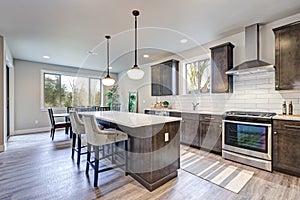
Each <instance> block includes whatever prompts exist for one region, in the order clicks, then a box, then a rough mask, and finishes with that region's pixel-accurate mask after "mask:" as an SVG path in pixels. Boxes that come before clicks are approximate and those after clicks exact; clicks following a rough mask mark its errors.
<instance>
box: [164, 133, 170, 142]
mask: <svg viewBox="0 0 300 200" xmlns="http://www.w3.org/2000/svg"><path fill="white" fill-rule="evenodd" d="M168 141H169V133H165V142H168Z"/></svg>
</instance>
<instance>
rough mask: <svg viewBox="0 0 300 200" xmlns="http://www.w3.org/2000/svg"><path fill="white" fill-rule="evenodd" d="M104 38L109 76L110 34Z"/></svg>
mask: <svg viewBox="0 0 300 200" xmlns="http://www.w3.org/2000/svg"><path fill="white" fill-rule="evenodd" d="M105 38H106V39H107V42H106V44H107V45H106V46H107V47H106V50H107V76H108V77H109V39H110V36H108V35H107V36H105Z"/></svg>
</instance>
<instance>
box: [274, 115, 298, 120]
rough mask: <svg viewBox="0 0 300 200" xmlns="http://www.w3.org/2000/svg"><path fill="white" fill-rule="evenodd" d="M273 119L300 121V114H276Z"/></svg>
mask: <svg viewBox="0 0 300 200" xmlns="http://www.w3.org/2000/svg"><path fill="white" fill-rule="evenodd" d="M273 119H281V120H294V121H300V115H282V114H279V115H275V116H274V117H273Z"/></svg>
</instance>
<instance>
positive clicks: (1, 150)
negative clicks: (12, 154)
mask: <svg viewBox="0 0 300 200" xmlns="http://www.w3.org/2000/svg"><path fill="white" fill-rule="evenodd" d="M5 149H6V148H5V144H4V145H2V144H1V145H0V152H4V151H5Z"/></svg>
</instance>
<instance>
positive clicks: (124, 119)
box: [79, 111, 181, 128]
mask: <svg viewBox="0 0 300 200" xmlns="http://www.w3.org/2000/svg"><path fill="white" fill-rule="evenodd" d="M79 114H81V115H94V116H95V117H96V119H100V120H103V121H107V122H111V123H115V124H119V125H123V126H126V127H130V128H137V127H143V126H149V125H156V124H163V123H168V122H175V121H181V118H180V117H167V116H157V115H146V114H141V113H130V112H120V111H96V112H80V113H79Z"/></svg>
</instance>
